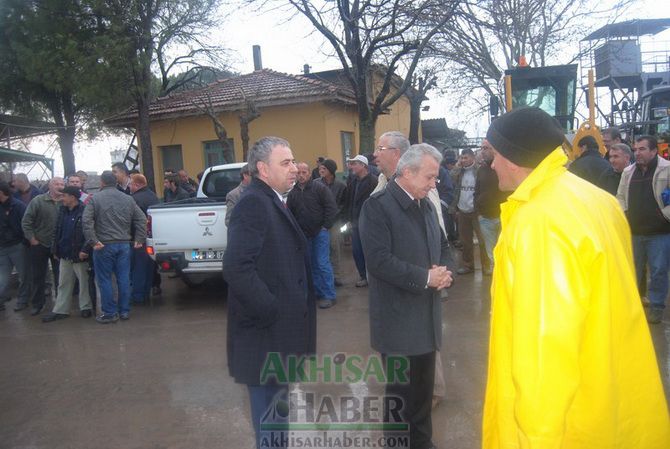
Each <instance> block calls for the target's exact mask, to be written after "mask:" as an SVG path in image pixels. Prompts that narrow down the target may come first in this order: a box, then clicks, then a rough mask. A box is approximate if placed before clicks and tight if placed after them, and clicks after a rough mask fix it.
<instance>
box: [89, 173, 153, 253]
mask: <svg viewBox="0 0 670 449" xmlns="http://www.w3.org/2000/svg"><path fill="white" fill-rule="evenodd" d="M146 235H147V218H146V217H145V216H144V213H143V212H142V210H141V209H140V208H139V207H138V206H137V204H136V203H135V200H134V199H133V198H132V197H131V196H130V195H126V194H125V193H122V192H120V191H119V190H117V189H116V187H114V186H112V187H103V188H102V189H101V190H100V191H99V192H96V194H95V195H93V197H92V198H91V201H89V203H88V205H87V206H86V209H85V210H84V236H85V237H86V241H87V242H88V243H89V244H91V245H95V244H96V242H101V243H124V242H128V243H130V242H138V243H144V240H145V238H146Z"/></svg>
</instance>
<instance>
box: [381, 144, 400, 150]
mask: <svg viewBox="0 0 670 449" xmlns="http://www.w3.org/2000/svg"><path fill="white" fill-rule="evenodd" d="M396 149H397V148H393V147H384V146H381V145H379V146H378V147H377V148H376V150H377V151H386V150H396Z"/></svg>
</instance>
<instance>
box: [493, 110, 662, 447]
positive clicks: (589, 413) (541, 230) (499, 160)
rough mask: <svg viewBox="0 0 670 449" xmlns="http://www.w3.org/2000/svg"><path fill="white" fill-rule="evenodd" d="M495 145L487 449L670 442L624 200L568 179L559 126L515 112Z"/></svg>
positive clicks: (496, 127) (497, 125) (496, 126)
mask: <svg viewBox="0 0 670 449" xmlns="http://www.w3.org/2000/svg"><path fill="white" fill-rule="evenodd" d="M486 139H487V140H488V141H489V143H490V144H491V146H492V147H493V151H494V160H493V169H494V170H495V171H496V173H497V174H498V178H499V185H500V188H501V190H506V191H511V192H512V194H511V195H510V196H509V198H508V200H507V202H506V203H503V204H502V206H501V225H502V232H501V235H500V239H499V240H498V244H497V246H496V248H495V252H494V259H495V268H494V273H493V287H492V300H491V303H492V305H493V306H492V307H493V312H492V318H491V338H490V342H491V347H490V350H489V369H488V373H489V378H488V385H487V391H486V400H485V406H484V424H483V439H482V440H483V447H484V448H485V449H489V448H503V447H505V448H507V447H538V448H540V447H542V448H549V447H575V448H576V447H583V448H596V447H600V448H604V447H615V446H616V447H644V448H647V449H651V448H655V449H661V448H667V447H670V420H669V418H668V409H667V405H666V400H665V396H664V393H663V387H662V385H661V380H660V376H659V371H658V365H657V363H656V357H655V354H654V348H653V346H652V342H651V339H650V336H649V330H648V328H647V324H646V323H645V316H644V313H643V311H642V305H641V303H640V298H639V295H638V293H637V287H636V282H635V275H634V273H635V270H634V268H633V263H632V260H633V255H632V253H631V237H630V231H629V227H628V223H627V221H626V217H625V216H624V214H623V212H622V210H621V208H620V207H619V205H618V204H617V201H616V199H615V198H614V197H613V196H612V195H610V194H608V193H607V192H605V191H604V190H601V189H599V188H597V187H595V186H594V185H593V184H591V183H589V182H587V181H585V180H583V179H581V178H579V177H577V176H575V175H573V174H572V173H568V172H567V170H566V168H565V164H566V163H567V161H568V159H567V157H566V156H565V153H564V151H563V149H562V147H561V145H562V143H563V141H564V136H563V131H562V129H561V128H560V126H559V125H558V123H557V122H556V121H555V120H554V119H553V118H552V117H551V116H549V115H548V114H547V113H545V112H544V111H542V110H541V109H538V108H522V109H516V110H514V111H512V112H508V113H506V114H504V115H503V116H501V117H500V118H499V119H498V120H496V121H494V122H493V123H492V124H491V127H490V128H489V130H488V133H487V135H486Z"/></svg>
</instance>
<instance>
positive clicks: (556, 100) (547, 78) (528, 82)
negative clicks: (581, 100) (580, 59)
mask: <svg viewBox="0 0 670 449" xmlns="http://www.w3.org/2000/svg"><path fill="white" fill-rule="evenodd" d="M505 75H506V78H507V77H508V76H509V79H510V80H511V89H509V88H506V89H505V100H506V104H507V105H508V106H509V105H510V104H511V109H516V108H520V107H524V106H535V107H539V108H540V109H542V110H544V111H545V112H547V113H548V114H549V115H551V116H553V117H555V118H556V120H558V122H559V123H560V124H561V126H562V127H563V130H564V131H565V132H566V133H573V132H574V130H575V99H576V84H577V64H569V65H558V66H547V67H527V66H526V67H523V66H521V67H516V68H514V69H510V70H505ZM507 86H509V82H508V83H507ZM510 101H511V103H510Z"/></svg>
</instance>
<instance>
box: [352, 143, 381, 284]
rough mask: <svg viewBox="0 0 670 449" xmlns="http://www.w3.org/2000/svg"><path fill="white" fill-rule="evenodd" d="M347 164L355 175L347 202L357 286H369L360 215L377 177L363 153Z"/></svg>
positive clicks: (375, 184)
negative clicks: (359, 226) (359, 228)
mask: <svg viewBox="0 0 670 449" xmlns="http://www.w3.org/2000/svg"><path fill="white" fill-rule="evenodd" d="M347 165H348V166H349V170H351V173H352V175H353V176H352V180H351V184H350V185H349V189H348V193H349V201H348V202H347V204H348V205H349V211H348V215H349V221H350V222H351V252H352V253H353V256H354V262H355V263H356V270H357V271H358V276H359V279H358V281H356V287H367V286H368V275H367V271H366V269H365V255H364V254H363V245H362V244H361V236H360V234H359V232H358V217H359V215H360V213H361V208H362V207H363V203H364V202H365V200H367V199H368V197H369V196H370V194H371V193H372V192H373V191H374V190H375V187H377V177H376V176H375V175H373V174H372V173H370V170H369V169H368V158H367V157H365V156H363V155H362V154H359V155H358V156H355V157H352V158H350V159H347Z"/></svg>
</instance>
